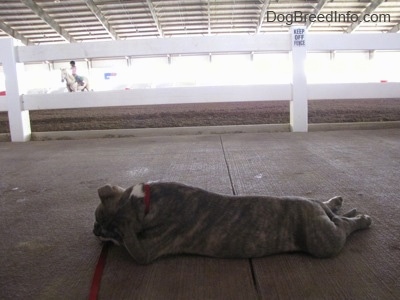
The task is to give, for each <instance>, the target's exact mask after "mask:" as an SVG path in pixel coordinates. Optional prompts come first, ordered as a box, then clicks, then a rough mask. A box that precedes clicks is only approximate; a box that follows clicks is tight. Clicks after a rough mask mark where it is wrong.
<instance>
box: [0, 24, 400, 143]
mask: <svg viewBox="0 0 400 300" xmlns="http://www.w3.org/2000/svg"><path fill="white" fill-rule="evenodd" d="M303 29H304V28H303V27H293V28H292V30H291V32H290V33H288V34H270V35H253V36H250V35H249V36H206V37H185V38H169V39H168V38H166V39H144V40H129V41H112V42H97V43H77V44H58V45H42V46H28V47H16V46H14V45H13V41H12V40H11V39H3V40H0V49H1V51H0V63H1V64H2V65H3V69H4V72H5V76H6V92H7V95H6V96H5V97H0V111H8V115H9V121H10V132H11V139H12V141H27V140H29V139H30V135H31V129H30V120H29V110H41V109H61V108H83V107H104V106H125V105H146V104H163V103H204V102H205V103H206V102H235V101H268V100H289V101H290V103H291V105H290V125H291V129H292V131H303V132H304V131H307V129H308V114H307V101H308V100H317V99H320V100H324V99H374V98H379V99H384V98H399V97H400V83H354V84H349V83H347V84H308V85H307V81H306V76H305V71H304V60H305V57H306V53H307V51H334V50H397V51H398V50H400V34H395V33H393V34H389V33H386V34H348V35H344V34H307V35H305V34H304V33H303V31H302V30H303ZM265 51H271V52H277V51H291V53H292V64H293V77H292V78H293V80H292V84H276V85H271V84H265V85H243V86H241V85H237V86H194V87H173V88H156V89H134V90H127V91H125V90H121V91H103V92H90V93H64V94H32V95H24V89H23V87H22V86H21V81H20V80H18V78H19V77H20V76H21V74H22V73H23V63H28V62H43V61H57V60H69V59H85V58H86V59H90V58H115V57H124V56H129V57H142V56H164V55H174V54H204V53H235V52H248V53H250V52H265Z"/></svg>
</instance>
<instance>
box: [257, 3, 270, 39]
mask: <svg viewBox="0 0 400 300" xmlns="http://www.w3.org/2000/svg"><path fill="white" fill-rule="evenodd" d="M270 3H271V0H265V1H264V4H263V6H262V9H261V13H260V17H259V19H258V23H257V29H256V33H259V32H260V31H261V28H262V25H263V23H264V18H265V14H266V13H267V10H268V7H269V4H270Z"/></svg>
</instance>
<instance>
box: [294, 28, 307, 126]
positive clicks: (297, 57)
mask: <svg viewBox="0 0 400 300" xmlns="http://www.w3.org/2000/svg"><path fill="white" fill-rule="evenodd" d="M291 33H292V66H293V70H292V73H293V78H292V100H291V101H290V128H291V131H293V132H307V131H308V102H307V101H308V95H307V78H306V73H305V65H304V64H305V60H306V55H307V50H306V28H305V26H293V27H292V28H291Z"/></svg>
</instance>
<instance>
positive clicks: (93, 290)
mask: <svg viewBox="0 0 400 300" xmlns="http://www.w3.org/2000/svg"><path fill="white" fill-rule="evenodd" d="M110 244H111V243H105V244H104V245H103V249H101V253H100V257H99V260H98V261H97V265H96V269H95V271H94V275H93V279H92V286H91V287H90V294H89V300H97V296H98V294H99V291H100V283H101V276H102V275H103V270H104V266H105V265H106V259H107V252H108V248H109V247H110Z"/></svg>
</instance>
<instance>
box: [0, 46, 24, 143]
mask: <svg viewBox="0 0 400 300" xmlns="http://www.w3.org/2000/svg"><path fill="white" fill-rule="evenodd" d="M0 49H1V51H0V62H1V63H2V64H3V70H4V75H5V78H6V101H7V110H8V121H9V123H10V133H11V141H12V142H26V141H29V140H30V138H31V124H30V119H29V111H27V110H24V108H23V104H22V102H21V95H22V94H23V74H24V65H23V64H22V63H17V58H16V55H15V48H14V41H13V39H1V40H0Z"/></svg>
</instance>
